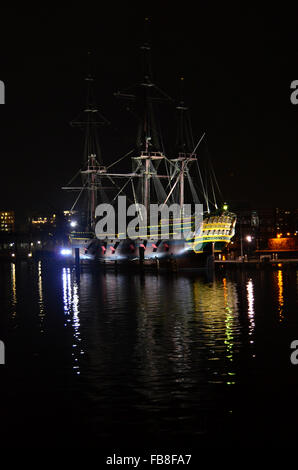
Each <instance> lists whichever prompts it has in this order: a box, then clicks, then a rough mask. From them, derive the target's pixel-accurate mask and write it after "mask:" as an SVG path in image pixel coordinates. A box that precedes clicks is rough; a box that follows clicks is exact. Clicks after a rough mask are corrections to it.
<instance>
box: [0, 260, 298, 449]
mask: <svg viewBox="0 0 298 470" xmlns="http://www.w3.org/2000/svg"><path fill="white" fill-rule="evenodd" d="M297 280H298V278H297V272H296V271H295V270H282V269H279V270H277V271H270V270H268V271H267V270H264V271H252V272H242V273H241V272H240V273H236V272H231V273H229V274H225V275H224V274H216V275H215V278H214V279H213V280H210V279H209V280H206V279H204V277H200V276H197V275H190V274H189V275H183V274H178V275H175V274H173V275H163V274H160V275H154V274H146V275H145V276H140V275H132V274H121V273H118V274H114V273H106V274H105V275H104V274H100V273H97V274H96V273H90V272H84V273H82V274H81V276H80V278H77V276H76V274H75V272H74V271H72V269H70V268H67V267H62V266H60V267H58V266H53V265H50V264H44V263H42V262H39V263H36V264H30V263H26V262H23V263H20V264H16V265H15V264H5V263H2V264H1V265H0V289H1V291H0V292H1V297H0V312H1V313H0V327H1V330H0V339H2V340H3V341H4V342H5V345H6V365H5V366H3V365H2V366H0V377H1V391H0V399H1V401H0V410H1V416H0V418H1V443H2V447H6V446H10V447H15V448H18V447H43V446H44V447H49V448H55V447H57V448H58V447H64V448H65V447H75V448H79V447H88V446H89V447H94V448H97V449H98V450H100V451H101V452H103V453H105V452H108V449H111V450H114V451H117V450H119V449H120V448H122V447H123V448H124V447H130V448H131V449H137V448H142V449H144V450H146V449H149V448H150V449H154V450H156V451H158V450H161V449H169V448H171V449H172V450H174V451H175V453H179V452H180V451H182V450H184V449H188V450H190V451H191V452H193V454H195V453H196V452H198V450H199V449H204V448H209V447H211V448H218V447H225V448H226V447H229V446H230V447H233V446H235V444H237V445H238V446H242V447H248V448H251V447H254V446H263V445H269V444H270V445H273V444H274V445H278V446H290V445H294V443H295V438H296V426H297V417H298V412H297V410H298V365H297V366H294V365H292V364H291V362H290V353H291V350H290V343H291V342H292V341H293V340H294V339H298V310H297ZM136 455H138V454H136Z"/></svg>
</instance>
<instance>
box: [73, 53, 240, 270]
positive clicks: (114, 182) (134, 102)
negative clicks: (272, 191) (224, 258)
mask: <svg viewBox="0 0 298 470" xmlns="http://www.w3.org/2000/svg"><path fill="white" fill-rule="evenodd" d="M141 50H142V56H143V63H144V78H143V80H142V82H141V83H139V84H137V85H136V86H135V87H131V88H129V89H126V90H125V92H118V93H117V94H116V96H117V97H119V98H121V99H123V100H125V102H126V104H127V103H128V104H127V108H129V109H130V110H131V111H132V112H133V113H134V115H137V117H138V122H139V127H138V135H137V144H136V148H135V149H133V150H131V151H130V152H128V153H127V154H126V155H125V156H124V157H122V158H120V159H119V160H117V161H115V162H113V163H111V164H110V165H108V166H104V165H103V163H102V160H101V154H100V149H99V145H98V140H97V133H96V129H97V127H98V126H99V125H100V124H104V123H105V122H106V120H105V118H104V117H103V116H102V115H100V114H99V112H98V109H97V107H96V105H95V103H94V100H93V97H92V84H93V79H92V78H91V77H88V79H87V83H88V99H87V106H86V109H85V113H84V114H85V116H86V118H83V119H81V120H78V121H76V122H75V124H77V125H80V126H83V127H84V128H85V131H86V138H85V162H84V168H83V169H82V170H81V171H80V172H79V173H80V174H81V177H82V181H83V184H82V185H81V186H77V187H75V188H73V187H72V188H71V187H70V186H68V187H67V188H65V189H75V190H77V191H79V194H78V196H77V198H76V201H75V204H74V205H73V207H72V209H74V207H75V205H78V203H79V201H82V200H84V197H85V214H86V217H85V222H84V228H85V231H84V232H81V233H80V232H72V233H71V244H72V247H73V248H76V247H79V248H80V256H81V258H82V259H84V258H92V259H94V258H96V259H97V260H98V262H101V263H105V264H112V265H113V264H115V262H116V263H117V264H123V263H124V264H127V263H130V264H139V263H142V264H144V265H146V264H148V265H150V264H158V266H160V267H167V266H173V265H175V266H177V267H201V266H206V264H208V263H209V261H212V259H213V254H214V252H215V251H221V250H222V249H223V247H224V246H226V244H227V243H229V241H230V239H231V238H232V236H233V235H234V227H235V222H236V217H235V215H234V214H232V213H230V212H228V207H227V206H226V205H223V207H222V209H220V208H219V207H218V205H217V201H216V190H217V188H218V185H217V181H216V178H215V174H214V171H213V169H212V166H211V164H210V163H209V166H208V168H207V167H206V168H205V174H203V173H202V171H201V169H200V167H199V161H198V158H197V154H196V151H197V149H198V147H199V145H201V143H202V142H203V140H204V137H205V134H203V136H202V137H201V138H200V140H199V142H198V144H197V145H194V142H193V138H192V133H191V127H190V124H189V113H188V108H187V107H186V106H185V104H184V101H183V99H182V98H181V100H180V102H179V104H178V105H177V106H176V114H177V117H178V133H177V135H178V137H177V142H176V155H177V157H176V158H167V157H166V154H165V151H164V145H163V142H162V138H161V132H160V126H159V125H158V124H157V119H156V108H157V106H159V104H160V103H162V102H163V101H164V102H168V103H171V104H173V100H171V98H169V96H167V95H166V94H165V93H164V92H162V91H161V90H160V89H159V88H158V87H157V86H156V85H155V84H154V83H153V81H152V78H151V67H150V60H149V54H150V47H149V45H148V44H144V45H143V46H142V47H141ZM203 144H204V143H203ZM125 157H126V158H127V157H129V158H131V160H132V171H131V172H128V173H127V172H123V170H122V168H121V165H123V160H124V158H125ZM117 165H118V167H120V168H121V169H120V170H118V171H117V170H115V168H117ZM112 167H113V170H112ZM73 181H74V179H73ZM200 193H201V195H202V197H203V201H204V211H203V219H202V221H201V222H200V224H199V225H195V221H196V220H197V219H196V218H195V215H197V214H196V213H195V210H194V208H195V207H197V205H198V204H200V199H199V194H200ZM210 194H211V197H210V196H209V195H210ZM123 195H125V196H126V198H127V201H128V204H135V206H136V207H138V205H141V204H142V206H143V207H145V209H146V212H145V214H146V215H145V219H144V218H143V219H142V222H141V223H140V224H139V231H138V233H137V236H129V237H128V235H127V233H126V232H123V231H122V232H121V231H120V230H119V227H118V231H117V229H116V233H111V234H110V233H103V232H102V234H98V233H96V234H97V236H96V237H95V227H96V218H95V210H96V206H97V205H98V204H100V203H109V204H111V205H112V206H115V207H116V204H117V198H118V197H119V196H123ZM151 204H158V205H159V207H161V208H164V207H169V206H170V205H171V204H176V205H178V206H179V207H180V214H179V217H173V216H172V217H171V218H170V222H169V224H168V226H167V227H168V230H167V232H166V233H165V231H164V230H163V229H162V227H163V226H164V223H165V220H164V219H163V218H162V217H160V218H159V220H158V223H157V224H156V226H154V227H156V228H155V229H153V228H152V227H153V226H152V225H151V226H150V208H151ZM185 204H190V205H191V207H192V212H190V214H187V215H186V214H185V212H184V207H185V206H184V205H185ZM86 209H87V211H86ZM116 210H117V208H116ZM81 213H82V211H81ZM141 217H142V216H141ZM181 230H183V236H182V237H181V238H180V239H177V237H176V235H177V233H178V232H179V233H180V232H181Z"/></svg>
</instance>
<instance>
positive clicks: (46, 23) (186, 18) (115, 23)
mask: <svg viewBox="0 0 298 470" xmlns="http://www.w3.org/2000/svg"><path fill="white" fill-rule="evenodd" d="M155 3H156V6H155V7H154V8H152V7H151V8H150V9H148V10H145V9H144V8H141V7H140V5H142V2H126V4H125V3H124V2H121V3H119V5H117V3H113V7H111V8H108V7H105V8H103V7H101V3H98V5H99V7H98V9H97V10H93V9H88V8H87V6H85V5H84V4H82V6H81V8H78V7H69V8H55V7H53V8H47V7H40V9H36V8H35V9H34V10H32V11H30V9H27V8H26V9H25V8H24V7H23V8H22V9H20V8H15V9H12V8H11V9H3V7H2V9H1V30H0V40H1V43H0V79H1V80H2V81H4V82H5V86H6V104H5V105H2V106H0V155H1V189H0V196H1V204H0V206H1V209H2V208H3V209H15V210H16V211H17V214H18V215H19V216H23V215H26V214H28V213H30V211H32V210H43V209H50V210H51V209H53V210H58V209H63V208H65V209H67V208H69V207H68V206H67V203H66V200H65V196H64V193H63V191H61V190H60V188H61V186H64V185H66V183H67V182H68V181H69V180H70V179H71V177H72V176H73V175H74V173H75V172H76V171H77V170H78V169H79V168H80V166H81V162H82V153H83V135H82V133H81V132H80V130H78V129H73V128H72V127H71V126H70V125H69V122H70V121H71V120H73V119H74V118H76V116H77V115H78V114H79V112H80V110H81V109H82V108H83V106H84V101H85V83H84V80H83V79H84V77H85V76H86V73H87V69H88V67H87V55H88V51H92V54H93V59H92V61H93V65H92V67H93V72H94V73H95V75H96V78H97V81H96V96H97V102H98V104H99V105H100V110H101V112H102V113H103V114H104V115H105V116H106V117H107V119H108V120H109V121H110V122H111V125H110V126H109V127H108V128H102V129H101V131H100V132H101V133H100V140H101V147H102V152H103V158H104V161H105V162H106V163H109V162H111V161H113V160H115V159H117V158H119V157H120V156H122V155H124V154H125V153H126V152H127V151H129V150H130V149H131V148H133V147H134V145H135V137H136V127H135V125H136V123H135V122H134V121H133V119H132V118H131V117H128V116H127V113H126V111H125V109H124V107H123V105H121V103H119V102H118V101H117V100H116V99H115V98H114V96H113V93H114V92H115V91H117V90H118V89H123V88H126V87H128V86H129V85H131V84H133V83H135V82H137V81H138V80H139V79H140V78H141V67H140V53H139V49H138V47H139V45H140V44H141V43H142V42H143V39H144V33H143V31H144V17H145V16H149V17H150V18H151V25H150V31H149V39H150V42H151V46H152V57H153V64H152V65H153V75H154V76H153V78H154V80H155V82H156V83H157V84H158V85H159V87H160V88H161V89H163V90H165V91H166V92H167V93H168V94H169V95H171V96H173V97H175V96H177V95H178V92H179V77H180V76H184V77H185V100H186V102H187V103H188V105H189V106H190V107H191V116H192V124H193V133H194V136H195V140H196V141H198V139H199V138H200V136H201V135H202V133H203V132H204V131H206V133H207V142H208V148H209V151H210V154H211V157H212V161H213V165H214V168H215V171H216V174H217V177H218V180H219V183H220V186H221V189H222V192H223V194H224V197H225V199H226V200H228V201H232V202H233V201H234V202H235V201H238V202H239V201H243V203H248V204H250V205H251V206H254V207H298V202H297V169H298V163H297V161H298V159H297V157H298V105H296V106H294V105H293V104H291V102H290V94H291V90H290V83H291V82H292V81H293V80H298V24H297V22H298V21H297V18H298V17H297V15H296V14H295V12H293V11H292V10H290V9H288V10H287V11H286V9H285V11H282V10H281V9H280V7H279V8H277V7H276V9H273V7H272V6H271V8H270V11H266V12H261V11H260V10H259V9H253V8H248V7H242V9H241V10H234V9H233V10H232V9H230V10H229V9H228V8H227V7H226V6H225V7H224V8H223V7H222V9H221V10H219V9H218V7H217V6H215V4H214V5H213V7H212V8H210V9H207V8H206V7H204V6H203V5H204V3H203V2H188V3H187V2H184V3H179V4H177V6H173V2H168V1H164V2H155ZM157 3H162V7H161V6H157ZM151 4H153V5H154V2H151ZM86 5H87V4H86ZM175 5H176V4H175ZM195 5H196V6H198V9H194V6H195ZM170 120H171V113H170V114H169V122H170ZM169 126H170V124H169ZM174 130H175V127H173V131H174ZM128 164H129V162H128Z"/></svg>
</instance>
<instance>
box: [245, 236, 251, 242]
mask: <svg viewBox="0 0 298 470" xmlns="http://www.w3.org/2000/svg"><path fill="white" fill-rule="evenodd" d="M246 240H247V241H248V242H249V243H250V242H251V241H252V236H251V235H247V237H246Z"/></svg>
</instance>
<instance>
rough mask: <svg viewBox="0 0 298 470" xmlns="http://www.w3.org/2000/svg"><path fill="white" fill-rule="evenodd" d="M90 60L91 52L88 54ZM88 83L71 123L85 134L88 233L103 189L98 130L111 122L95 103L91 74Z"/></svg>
mask: <svg viewBox="0 0 298 470" xmlns="http://www.w3.org/2000/svg"><path fill="white" fill-rule="evenodd" d="M88 56H89V58H90V52H89V53H88ZM85 82H86V88H87V93H86V104H85V108H84V110H83V113H81V114H80V115H79V116H78V118H77V119H75V120H73V121H71V123H70V124H71V126H73V127H80V128H81V129H82V130H83V131H84V134H85V139H84V153H83V168H84V170H82V171H81V175H82V178H83V187H84V188H85V189H86V190H87V224H86V225H87V227H86V228H87V231H92V230H93V229H94V226H95V209H96V206H97V195H98V189H101V182H100V180H99V181H97V178H96V175H97V173H98V172H99V171H100V169H101V168H102V155H101V149H100V145H99V139H98V128H99V127H100V126H102V125H104V124H109V121H108V120H107V119H106V118H105V117H104V116H103V115H102V114H101V113H100V112H99V110H98V107H97V105H96V102H95V94H94V83H95V78H94V77H93V76H92V75H91V74H90V73H89V74H88V75H87V77H86V78H85Z"/></svg>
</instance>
